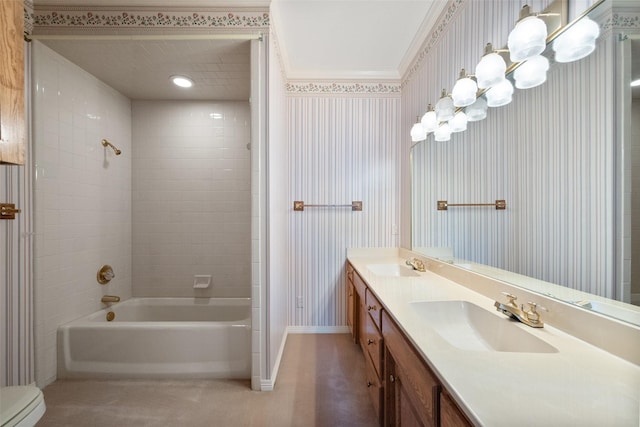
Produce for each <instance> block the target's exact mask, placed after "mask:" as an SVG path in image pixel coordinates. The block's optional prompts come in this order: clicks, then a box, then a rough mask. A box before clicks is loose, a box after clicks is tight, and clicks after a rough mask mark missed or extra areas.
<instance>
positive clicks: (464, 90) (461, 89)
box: [451, 77, 478, 107]
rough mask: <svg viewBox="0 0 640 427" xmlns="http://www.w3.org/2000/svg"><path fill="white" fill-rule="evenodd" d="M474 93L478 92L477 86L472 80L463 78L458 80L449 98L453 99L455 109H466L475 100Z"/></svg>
mask: <svg viewBox="0 0 640 427" xmlns="http://www.w3.org/2000/svg"><path fill="white" fill-rule="evenodd" d="M476 92H478V85H477V84H476V82H474V81H473V79H471V78H469V77H464V78H461V79H458V81H457V82H456V85H455V86H454V87H453V91H451V98H452V99H453V105H454V106H456V107H466V106H467V105H471V104H473V103H474V102H475V100H476Z"/></svg>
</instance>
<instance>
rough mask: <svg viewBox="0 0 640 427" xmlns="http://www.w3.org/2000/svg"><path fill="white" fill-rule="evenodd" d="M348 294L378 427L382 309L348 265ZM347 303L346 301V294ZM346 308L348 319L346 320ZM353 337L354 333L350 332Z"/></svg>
mask: <svg viewBox="0 0 640 427" xmlns="http://www.w3.org/2000/svg"><path fill="white" fill-rule="evenodd" d="M347 277H348V278H349V280H348V283H347V292H349V291H348V289H349V285H351V286H353V291H354V292H353V294H354V295H353V297H354V300H353V308H352V309H353V316H354V317H353V324H355V325H356V327H355V328H354V329H355V330H356V332H355V335H354V337H355V338H354V339H355V341H356V342H357V343H359V344H360V347H361V348H362V353H363V355H364V361H365V372H366V378H365V384H366V387H367V389H368V391H369V396H370V397H371V401H372V403H373V407H374V409H375V411H376V415H377V417H378V420H380V423H381V424H382V421H383V413H384V388H383V382H382V378H383V377H382V368H383V359H382V357H383V353H384V342H383V340H382V333H381V332H380V329H379V328H380V312H381V305H380V303H379V302H378V300H377V299H376V298H375V296H373V295H372V294H371V291H369V289H367V285H366V284H365V282H364V281H363V280H362V278H361V277H360V276H359V275H358V273H357V272H356V271H355V270H354V269H353V267H352V266H351V265H350V264H349V265H347ZM347 302H349V297H348V294H347ZM349 310H350V309H349V308H347V317H349V314H348V313H349ZM352 334H353V332H352Z"/></svg>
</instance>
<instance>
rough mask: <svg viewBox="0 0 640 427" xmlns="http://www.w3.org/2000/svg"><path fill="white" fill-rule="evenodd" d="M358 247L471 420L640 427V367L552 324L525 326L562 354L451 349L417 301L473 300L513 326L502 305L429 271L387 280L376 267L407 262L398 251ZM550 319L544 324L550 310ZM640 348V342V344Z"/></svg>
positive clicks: (356, 257) (361, 261)
mask: <svg viewBox="0 0 640 427" xmlns="http://www.w3.org/2000/svg"><path fill="white" fill-rule="evenodd" d="M390 253H391V252H390V251H384V250H382V251H381V250H375V249H374V250H371V251H369V252H367V250H357V251H352V252H350V253H349V256H348V259H349V261H350V262H351V264H352V265H353V266H354V267H355V268H356V270H357V271H358V273H359V274H360V276H361V277H362V278H363V279H364V280H365V281H366V282H367V284H368V285H369V287H370V289H371V290H372V291H373V292H374V293H375V295H376V296H377V297H378V299H379V300H380V302H381V303H382V304H383V305H384V306H385V308H386V309H387V310H388V312H389V313H390V314H391V315H392V317H393V318H394V319H395V320H396V322H397V323H398V324H399V325H400V327H401V328H402V329H403V330H404V332H405V333H406V335H407V336H408V337H409V338H410V339H411V340H412V341H413V344H414V345H415V346H416V348H417V349H418V350H419V351H420V352H421V353H422V355H423V356H424V358H425V360H426V361H427V363H428V364H429V365H430V366H431V368H432V369H433V370H434V371H435V373H436V375H437V376H438V377H439V378H440V380H441V381H442V382H443V384H444V386H445V387H446V388H447V390H448V391H449V392H450V393H451V394H452V395H453V396H454V397H455V398H456V401H457V402H458V404H459V405H460V406H461V408H462V409H463V410H464V411H465V413H466V414H467V416H469V418H470V419H471V420H472V421H473V422H474V423H476V424H478V425H484V426H492V427H493V426H514V425H522V426H573V425H576V426H577V425H579V426H615V427H619V426H630V427H638V426H640V367H639V366H637V365H635V364H633V363H631V362H629V361H627V360H624V359H622V358H620V357H617V356H615V355H612V354H611V353H608V352H606V351H604V350H602V349H600V348H598V347H595V346H593V345H591V344H589V343H587V342H584V341H581V340H579V339H577V338H575V337H573V336H571V335H568V334H567V333H565V332H563V331H561V330H559V329H556V328H554V327H553V326H550V325H548V324H546V325H545V327H544V328H531V327H528V326H526V325H524V324H521V323H515V326H516V327H519V328H523V329H525V330H526V331H527V332H528V333H531V334H533V335H535V336H537V337H538V338H540V339H542V340H543V341H545V342H547V343H549V344H551V345H552V346H554V347H555V348H556V349H558V352H556V353H521V352H518V353H513V352H498V351H493V352H489V351H486V352H485V351H466V350H460V349H457V348H455V347H453V346H451V345H450V344H448V343H447V342H446V341H445V340H444V339H443V338H442V337H440V335H438V333H437V332H435V331H434V330H433V329H432V328H430V327H429V325H427V324H425V322H424V321H422V320H421V319H420V318H419V317H418V315H417V313H416V312H415V311H414V310H412V309H411V308H410V306H409V303H410V302H412V301H444V300H465V301H469V302H472V303H474V304H476V305H478V306H480V307H482V308H485V309H486V310H487V311H490V312H492V313H494V314H495V316H499V317H501V318H504V321H505V322H512V321H511V320H509V319H508V318H507V317H506V316H504V315H503V314H501V313H498V312H497V311H496V309H495V308H494V306H493V304H494V300H493V299H490V298H488V297H486V296H483V295H481V294H479V293H477V292H474V291H472V290H470V289H468V288H467V287H465V286H461V285H460V284H457V283H455V282H453V281H451V280H448V279H446V278H444V277H442V276H440V275H438V274H435V273H433V272H430V271H427V272H425V273H419V275H420V277H382V276H378V275H375V274H374V273H372V272H371V271H370V270H369V269H368V268H367V265H368V264H390V263H399V264H403V263H404V261H405V260H404V259H403V258H400V257H399V255H398V254H396V255H393V256H392V255H389V254H390ZM541 314H542V320H543V321H544V312H542V313H541ZM633 345H636V346H637V347H638V351H640V343H635V344H633Z"/></svg>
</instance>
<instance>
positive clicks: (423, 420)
mask: <svg viewBox="0 0 640 427" xmlns="http://www.w3.org/2000/svg"><path fill="white" fill-rule="evenodd" d="M347 304H348V306H347V323H348V325H349V327H350V328H351V333H352V336H353V337H354V341H355V342H356V343H358V344H360V347H361V348H362V353H363V355H364V360H365V372H366V374H365V375H366V378H365V381H366V386H367V388H368V390H369V395H370V396H371V399H372V402H373V406H374V408H375V411H376V414H377V415H378V419H379V420H380V425H382V426H387V427H391V426H403V427H414V426H416V427H417V426H425V427H427V426H428V427H439V426H443V427H444V426H447V427H450V426H451V427H453V426H455V427H461V426H472V423H471V422H470V421H469V420H468V419H467V418H466V417H465V415H464V414H463V413H462V411H461V410H460V409H459V408H458V406H457V404H456V403H455V401H454V399H453V398H452V397H451V396H450V395H449V394H448V393H447V391H446V390H445V389H444V387H442V385H441V383H440V381H439V380H438V378H437V377H436V375H435V374H434V373H433V371H432V370H431V369H430V368H429V366H428V365H427V363H426V362H425V360H424V359H423V358H422V356H421V355H420V353H419V352H418V351H417V350H416V349H415V348H414V346H413V344H412V343H411V341H410V340H409V339H407V337H406V336H405V335H404V333H403V332H402V329H401V328H400V327H399V326H398V325H397V324H396V323H395V322H394V320H393V319H392V318H391V316H390V315H389V314H388V313H387V312H386V311H385V310H384V309H383V306H382V304H381V303H380V301H378V299H377V298H376V296H375V295H374V293H373V292H372V291H371V290H370V289H369V288H368V286H367V284H366V283H365V282H364V280H362V278H361V277H360V275H358V272H357V271H355V269H354V268H353V266H352V265H351V264H347Z"/></svg>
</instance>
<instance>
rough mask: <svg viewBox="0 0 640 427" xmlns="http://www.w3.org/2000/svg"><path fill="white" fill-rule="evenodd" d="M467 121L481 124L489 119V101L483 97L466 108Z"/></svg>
mask: <svg viewBox="0 0 640 427" xmlns="http://www.w3.org/2000/svg"><path fill="white" fill-rule="evenodd" d="M465 113H466V114H467V121H469V122H479V121H480V120H484V119H485V118H486V117H487V100H486V99H484V98H483V97H480V98H478V99H476V102H474V103H473V104H471V105H469V106H468V107H467V108H465Z"/></svg>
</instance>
